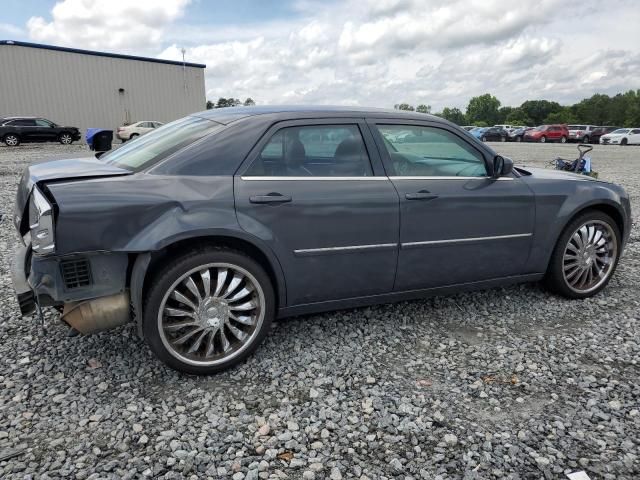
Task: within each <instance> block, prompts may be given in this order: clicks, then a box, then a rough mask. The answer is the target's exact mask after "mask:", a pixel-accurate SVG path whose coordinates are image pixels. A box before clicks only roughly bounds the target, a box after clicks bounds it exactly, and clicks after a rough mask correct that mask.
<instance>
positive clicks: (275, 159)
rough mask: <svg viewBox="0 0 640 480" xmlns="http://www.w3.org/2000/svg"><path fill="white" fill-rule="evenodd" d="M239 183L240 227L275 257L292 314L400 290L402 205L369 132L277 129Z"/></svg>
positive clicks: (312, 125) (354, 124) (350, 123)
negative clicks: (398, 264) (300, 309)
mask: <svg viewBox="0 0 640 480" xmlns="http://www.w3.org/2000/svg"><path fill="white" fill-rule="evenodd" d="M239 173H240V174H239V175H236V177H235V179H234V182H235V183H234V191H235V197H236V212H237V216H238V221H239V223H240V225H241V227H242V228H243V229H244V230H245V231H247V232H249V233H251V234H253V235H255V236H257V237H259V238H260V239H262V240H263V241H264V242H266V243H267V244H268V245H269V246H270V247H271V249H272V250H273V251H274V252H275V254H276V256H277V257H278V260H279V261H280V264H281V266H282V268H283V270H284V272H285V277H286V283H287V285H286V288H287V304H288V305H289V306H293V305H302V304H308V303H314V302H321V301H327V300H340V299H345V298H353V297H359V296H366V295H375V294H381V293H388V292H391V291H392V290H393V282H394V276H395V269H396V261H397V255H398V229H399V211H398V195H397V193H396V190H395V188H394V186H393V184H392V183H391V181H390V180H389V179H388V178H387V177H386V175H384V171H383V169H382V165H381V162H380V158H379V155H378V154H377V149H376V147H375V143H374V142H373V139H372V137H371V134H370V133H369V131H368V129H367V128H366V124H364V123H363V122H361V121H359V120H357V119H351V120H350V119H339V120H337V119H336V120H333V121H331V120H327V121H309V120H306V121H293V122H283V123H280V124H277V125H275V126H273V127H272V128H271V129H270V130H269V131H268V132H267V133H266V134H265V135H264V137H263V139H262V140H261V142H260V143H259V144H258V145H256V147H255V148H254V149H253V151H252V153H251V154H250V155H249V157H248V159H247V161H246V162H245V164H244V165H243V167H241V169H240V172H239Z"/></svg>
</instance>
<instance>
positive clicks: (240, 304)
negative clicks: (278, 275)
mask: <svg viewBox="0 0 640 480" xmlns="http://www.w3.org/2000/svg"><path fill="white" fill-rule="evenodd" d="M151 285H152V286H151V288H150V290H149V292H148V295H147V296H146V302H145V308H144V319H143V331H144V336H145V339H146V340H147V342H148V344H149V347H150V348H151V350H152V351H153V352H154V353H155V354H156V356H157V357H158V358H160V360H162V361H163V362H165V363H166V364H167V365H169V366H170V367H172V368H174V369H176V370H179V371H181V372H184V373H191V374H197V375H208V374H212V373H216V372H219V371H222V370H225V369H227V368H229V367H232V366H234V365H237V364H239V363H240V362H242V361H243V360H244V359H245V358H247V357H248V356H249V355H250V354H251V353H252V352H253V351H254V350H255V349H256V348H257V347H258V345H259V344H260V343H261V342H262V340H263V339H264V337H265V336H266V334H267V332H268V331H269V328H270V325H271V322H272V320H273V318H274V316H275V304H276V302H275V294H274V290H273V286H272V285H271V281H270V280H269V276H268V275H267V274H266V272H265V271H264V269H263V268H262V267H261V266H260V265H259V264H258V263H257V262H256V261H255V260H253V259H252V258H250V257H249V256H247V255H245V254H243V253H241V252H237V251H234V250H230V249H226V248H209V249H200V250H194V251H192V252H189V253H187V254H185V255H183V256H180V257H178V258H176V259H175V260H173V261H172V262H169V263H168V264H167V265H166V266H165V267H163V268H162V269H161V270H160V271H159V272H158V273H157V274H156V275H155V276H154V278H153V280H152V283H151Z"/></svg>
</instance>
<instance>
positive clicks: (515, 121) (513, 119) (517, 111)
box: [504, 107, 534, 126]
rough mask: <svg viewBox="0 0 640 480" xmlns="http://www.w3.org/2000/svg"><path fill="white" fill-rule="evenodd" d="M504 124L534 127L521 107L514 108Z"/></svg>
mask: <svg viewBox="0 0 640 480" xmlns="http://www.w3.org/2000/svg"><path fill="white" fill-rule="evenodd" d="M504 123H508V124H509V125H525V126H526V125H533V123H534V122H533V120H531V119H530V118H529V117H527V115H526V114H525V113H524V111H523V110H522V109H521V108H520V107H516V108H512V109H511V111H510V112H509V114H508V115H507V116H506V118H505V119H504Z"/></svg>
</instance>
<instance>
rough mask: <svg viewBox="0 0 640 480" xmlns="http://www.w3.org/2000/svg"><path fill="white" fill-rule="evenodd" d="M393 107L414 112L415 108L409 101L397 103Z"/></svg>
mask: <svg viewBox="0 0 640 480" xmlns="http://www.w3.org/2000/svg"><path fill="white" fill-rule="evenodd" d="M393 108H395V109H396V110H408V111H410V112H413V111H414V110H415V108H413V106H412V105H409V104H408V103H397V104H395V105H394V106H393Z"/></svg>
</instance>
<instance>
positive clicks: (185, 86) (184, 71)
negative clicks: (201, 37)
mask: <svg viewBox="0 0 640 480" xmlns="http://www.w3.org/2000/svg"><path fill="white" fill-rule="evenodd" d="M180 51H181V52H182V86H183V87H184V93H185V95H186V93H187V71H186V70H187V68H186V65H185V61H184V54H185V53H187V51H186V50H185V49H184V48H181V49H180Z"/></svg>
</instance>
